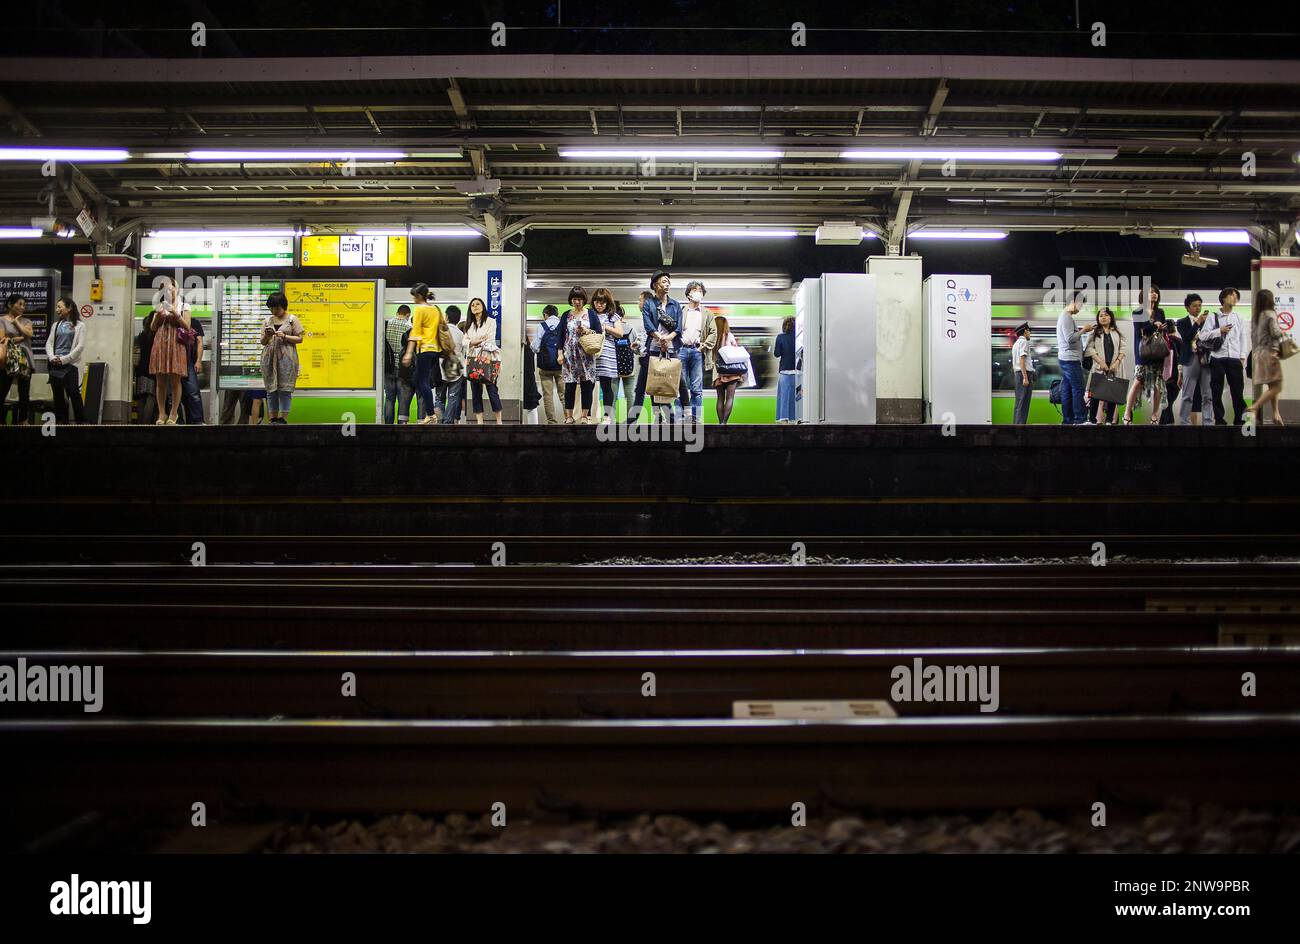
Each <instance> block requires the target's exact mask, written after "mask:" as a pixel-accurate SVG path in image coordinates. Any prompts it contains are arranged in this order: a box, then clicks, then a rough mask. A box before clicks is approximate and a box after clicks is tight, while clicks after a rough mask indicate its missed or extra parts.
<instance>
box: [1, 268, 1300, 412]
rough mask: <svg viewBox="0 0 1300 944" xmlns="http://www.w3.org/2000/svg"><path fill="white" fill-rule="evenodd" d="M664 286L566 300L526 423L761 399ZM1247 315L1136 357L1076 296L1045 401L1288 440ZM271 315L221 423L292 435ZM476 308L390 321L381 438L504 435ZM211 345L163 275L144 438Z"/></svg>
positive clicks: (704, 313)
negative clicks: (486, 425) (489, 419)
mask: <svg viewBox="0 0 1300 944" xmlns="http://www.w3.org/2000/svg"><path fill="white" fill-rule="evenodd" d="M671 288H672V278H671V276H670V275H669V273H668V272H666V271H663V270H659V271H656V272H655V273H654V274H653V275H652V276H651V278H650V285H649V290H647V291H643V292H641V293H640V298H639V300H638V303H637V306H636V308H635V309H634V310H633V311H631V312H628V311H626V310H625V308H624V306H623V305H622V304H621V303H620V302H619V301H618V299H616V298H615V297H614V296H613V294H612V293H611V292H610V291H609V290H608V289H605V288H598V289H596V290H595V291H594V292H592V293H590V295H589V294H588V292H587V291H586V289H584V288H583V287H581V286H574V287H573V288H572V289H571V290H570V292H569V297H568V307H567V309H566V310H565V311H564V312H561V311H560V310H559V309H558V308H557V307H556V306H554V305H547V306H545V308H544V309H543V319H542V321H541V323H540V324H537V325H536V326H535V330H533V331H532V332H531V334H530V337H529V338H528V339H527V343H526V345H525V347H524V351H523V355H524V356H523V362H524V363H523V370H524V391H523V392H524V397H523V402H524V407H525V409H534V408H535V409H536V410H537V416H538V420H539V421H544V422H545V423H547V424H556V425H558V424H566V425H567V424H577V423H596V422H600V421H601V420H602V419H603V418H607V419H608V420H609V421H610V422H615V421H617V419H618V410H617V403H618V400H620V399H622V400H623V401H624V403H625V416H624V417H623V419H624V420H625V421H626V422H629V423H634V422H637V421H638V420H639V419H640V416H641V413H642V412H643V410H644V409H645V408H646V402H647V397H648V398H649V408H650V409H651V410H652V411H653V415H652V419H656V420H671V421H683V420H684V421H686V422H693V423H698V422H700V421H701V419H702V415H701V414H702V411H703V402H704V396H703V393H704V384H705V382H706V378H707V380H708V382H709V383H710V384H711V386H712V387H713V390H714V393H715V396H716V407H717V417H718V422H719V423H720V424H722V425H726V424H727V423H728V422H729V421H730V419H731V417H732V413H733V411H734V409H735V403H736V392H737V390H738V389H740V388H741V387H744V386H748V385H753V383H754V370H753V365H752V364H751V362H750V355H749V352H748V351H747V350H746V349H745V347H744V346H743V345H742V344H741V343H740V341H739V339H738V338H737V337H736V335H735V333H734V332H733V330H732V328H731V326H730V324H729V323H728V320H727V318H726V317H725V316H723V315H721V314H716V313H713V312H710V311H709V310H708V309H707V308H706V307H705V304H704V302H705V298H706V296H707V288H706V287H705V285H704V284H703V283H702V282H700V281H692V282H690V283H688V284H687V286H686V292H685V299H684V300H681V301H679V300H678V299H676V298H673V297H672V294H671ZM1239 300H1240V293H1238V291H1237V290H1236V289H1234V288H1230V287H1229V288H1224V289H1223V290H1221V291H1220V292H1219V294H1218V299H1217V306H1213V307H1211V306H1207V305H1206V303H1205V300H1204V299H1203V298H1201V296H1200V295H1196V294H1189V295H1187V296H1186V297H1185V298H1184V299H1183V313H1182V315H1181V317H1177V318H1172V317H1167V316H1166V313H1165V309H1164V308H1163V307H1162V306H1161V293H1160V289H1159V288H1158V287H1154V286H1153V287H1152V288H1151V289H1150V291H1149V292H1148V293H1147V297H1146V298H1145V300H1144V304H1143V305H1142V307H1140V308H1138V309H1137V310H1135V311H1134V312H1133V313H1132V320H1133V334H1132V337H1133V341H1131V342H1130V341H1129V340H1127V337H1126V334H1125V333H1124V332H1122V331H1121V330H1120V328H1119V326H1118V325H1117V323H1116V318H1115V313H1114V312H1113V311H1112V310H1111V309H1110V308H1106V307H1103V308H1100V309H1098V310H1097V312H1096V314H1095V316H1094V319H1093V321H1092V323H1086V322H1085V323H1082V324H1081V323H1080V321H1081V312H1082V305H1081V304H1080V300H1079V298H1078V297H1077V296H1076V297H1075V298H1074V299H1072V300H1071V301H1070V302H1069V303H1068V304H1067V305H1066V306H1065V308H1064V310H1063V311H1062V312H1061V314H1060V317H1059V319H1058V321H1057V325H1056V347H1057V359H1058V363H1059V365H1060V370H1061V378H1060V380H1058V381H1056V382H1055V383H1053V384H1052V391H1051V401H1052V402H1053V403H1059V405H1060V409H1061V421H1062V423H1063V424H1064V425H1093V424H1096V425H1107V424H1116V423H1119V424H1124V425H1129V424H1132V422H1133V420H1134V416H1135V414H1136V411H1137V409H1138V407H1139V406H1140V405H1141V404H1142V403H1143V402H1144V401H1145V402H1146V403H1148V404H1149V405H1150V414H1149V416H1150V419H1149V421H1148V422H1150V423H1151V424H1153V425H1155V424H1161V425H1172V424H1177V425H1183V426H1186V425H1205V426H1212V425H1217V426H1223V425H1227V424H1228V418H1227V408H1226V406H1225V403H1224V393H1225V389H1226V392H1227V394H1228V399H1229V400H1230V402H1231V406H1232V411H1233V418H1232V422H1233V423H1234V424H1236V425H1240V424H1242V423H1244V422H1245V420H1246V417H1247V415H1248V414H1250V415H1251V416H1252V417H1253V419H1254V420H1255V421H1256V422H1261V423H1262V422H1265V421H1266V420H1267V416H1266V410H1267V408H1269V407H1270V406H1271V415H1272V421H1273V422H1274V423H1276V424H1278V425H1284V424H1283V421H1282V417H1281V415H1280V411H1279V409H1278V398H1279V396H1280V394H1281V391H1282V361H1283V360H1284V359H1286V358H1288V357H1290V356H1291V355H1292V354H1294V353H1295V352H1296V350H1297V347H1296V343H1295V342H1294V341H1293V340H1292V339H1291V338H1290V337H1289V336H1287V335H1286V334H1285V333H1284V332H1283V331H1282V328H1281V326H1280V325H1279V323H1278V317H1277V312H1276V304H1275V300H1274V296H1273V293H1272V292H1271V291H1269V290H1267V289H1261V290H1260V291H1258V292H1257V293H1256V295H1255V300H1254V306H1253V311H1254V315H1253V317H1252V319H1251V321H1250V324H1249V327H1248V326H1247V323H1246V321H1245V320H1244V319H1243V318H1242V317H1241V315H1240V314H1239V313H1238V312H1237V311H1236V307H1237V304H1238V302H1239ZM26 304H27V299H26V298H25V297H24V296H22V295H19V294H13V295H10V296H8V297H7V298H6V299H5V314H4V315H3V317H0V328H3V332H0V403H4V401H5V400H6V398H7V397H8V395H9V393H10V391H11V389H14V388H16V391H17V404H16V406H17V413H16V419H17V420H18V421H19V422H20V423H26V422H28V418H29V416H30V391H31V378H32V374H33V371H34V369H35V367H36V361H35V358H34V356H33V350H32V341H33V337H34V331H33V327H32V322H31V320H30V319H29V318H27V317H26V316H25V312H26ZM266 308H267V312H268V314H267V315H266V318H265V320H264V322H263V324H262V329H261V334H260V337H259V341H260V345H261V349H262V353H261V364H260V368H261V378H262V388H261V389H257V390H245V391H226V394H227V396H226V397H225V398H224V400H223V402H222V405H221V418H220V422H221V423H223V424H227V423H233V422H235V421H236V420H235V411H236V410H238V411H239V420H238V421H239V422H251V423H260V422H261V421H262V419H263V415H265V416H266V418H267V419H268V420H269V422H270V423H272V424H283V423H287V422H288V416H289V411H290V407H291V404H292V401H293V394H294V389H295V385H296V382H297V378H298V374H299V361H298V346H299V345H300V344H301V343H302V341H303V338H304V337H305V334H306V332H305V330H304V328H303V325H302V323H301V322H300V321H299V320H298V318H297V316H296V315H294V314H293V313H291V312H290V311H289V303H288V300H287V299H286V297H285V296H284V295H283V294H282V293H274V294H272V295H270V296H269V297H268V298H267V300H266ZM466 308H467V311H464V312H462V311H461V310H460V308H459V307H458V306H456V305H448V306H447V308H446V310H445V311H444V310H443V309H441V308H440V307H439V306H438V305H437V304H436V301H435V299H434V297H433V292H432V291H431V290H430V288H429V287H428V286H427V285H425V284H423V283H421V284H417V285H416V286H414V287H413V288H412V289H411V304H409V305H401V306H400V307H399V308H398V309H397V313H396V316H395V317H392V318H388V319H387V320H386V321H385V324H384V332H383V344H382V351H383V372H384V373H383V397H384V400H383V418H384V422H386V423H399V424H402V423H409V422H412V419H411V415H410V414H411V407H412V402H413V401H414V404H415V411H416V417H415V420H414V422H415V423H418V424H420V425H431V424H452V423H458V422H468V421H469V414H470V413H472V414H473V421H474V422H476V423H479V424H482V423H483V422H484V401H485V399H486V401H487V403H488V405H489V406H490V407H491V410H492V415H493V419H494V420H495V422H496V423H497V424H501V423H502V404H501V394H500V391H499V389H498V382H499V380H500V373H501V347H500V344H501V325H500V321H499V319H497V318H494V317H491V316H490V314H489V312H488V307H487V305H486V304H485V302H484V301H483V299H481V298H472V299H470V301H469V303H468V304H467V306H466ZM84 330H85V329H84V326H83V324H82V323H81V320H80V315H79V311H78V308H77V305H76V303H75V302H74V301H73V300H72V299H71V298H69V297H67V296H63V297H61V298H59V299H58V300H57V302H56V304H55V306H54V319H53V322H52V324H51V325H50V331H49V334H48V338H47V339H46V341H45V354H46V358H47V363H48V367H47V369H48V372H49V379H50V387H51V394H52V398H53V401H54V402H53V406H54V414H55V417H56V419H57V421H58V422H59V423H66V422H68V421H69V413H70V414H71V419H72V421H74V422H77V423H82V422H85V420H86V416H85V407H84V405H83V403H82V397H81V375H80V370H79V365H80V363H81V360H82V354H83V350H84V337H83V335H84ZM1015 335H1016V339H1015V342H1014V344H1013V346H1012V351H1011V365H1012V371H1013V382H1014V384H1015V407H1014V412H1013V421H1014V422H1015V423H1016V424H1025V423H1027V422H1028V420H1029V412H1030V406H1031V403H1032V393H1033V390H1034V385H1035V379H1036V377H1035V374H1036V365H1035V361H1034V358H1033V356H1032V350H1031V334H1030V326H1029V324H1028V322H1026V323H1024V324H1022V325H1020V326H1019V327H1018V328H1017V329H1016V331H1015ZM204 343H205V337H204V330H203V326H202V324H201V322H199V321H198V320H197V319H194V318H192V317H191V313H190V310H189V307H188V305H186V304H185V302H184V300H183V298H182V296H181V294H180V293H179V292H178V290H177V286H176V284H175V282H174V281H172V280H171V279H169V278H167V277H165V276H164V277H163V278H162V280H161V286H160V290H159V292H158V295H157V300H156V303H155V306H154V311H153V312H152V313H151V314H150V315H149V316H148V317H146V319H145V323H144V326H143V330H142V332H141V334H140V339H139V360H138V365H137V372H136V384H137V387H136V397H137V405H138V410H137V414H138V416H137V421H138V422H145V423H154V424H156V425H160V426H164V425H166V426H170V425H176V424H177V423H179V422H181V421H182V419H183V421H184V422H185V423H187V424H198V423H203V422H204V416H203V399H202V396H201V388H200V381H199V369H200V365H201V364H202V361H203V351H204ZM1131 348H1132V349H1131ZM772 353H773V355H774V356H775V358H776V360H777V363H778V369H779V375H778V385H777V422H778V423H790V422H794V421H795V418H796V390H797V386H798V376H799V369H798V363H797V359H796V346H795V323H794V319H793V318H786V319H785V320H784V322H783V324H782V327H781V332H780V334H778V335H777V338H776V341H775V344H774V345H773V348H772ZM1130 360H1131V362H1132V363H1133V365H1134V367H1135V370H1134V373H1133V376H1132V379H1131V380H1125V379H1123V377H1122V376H1121V375H1122V374H1123V373H1124V372H1125V368H1126V365H1127V364H1128V363H1129V362H1130ZM1247 378H1249V379H1251V380H1252V381H1253V383H1254V386H1255V393H1256V397H1255V400H1254V402H1253V403H1252V404H1251V406H1250V407H1247V406H1246V401H1245V396H1244V389H1245V380H1246V379H1247ZM598 397H599V400H598V399H597V398H598ZM1117 414H1118V416H1117Z"/></svg>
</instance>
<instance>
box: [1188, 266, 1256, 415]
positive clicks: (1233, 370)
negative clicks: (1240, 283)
mask: <svg viewBox="0 0 1300 944" xmlns="http://www.w3.org/2000/svg"><path fill="white" fill-rule="evenodd" d="M1238 298H1240V295H1239V294H1238V292H1237V290H1236V289H1235V288H1225V289H1223V290H1222V291H1220V292H1219V310H1218V311H1216V312H1215V313H1214V314H1213V315H1211V316H1210V317H1209V318H1207V319H1205V325H1204V326H1203V327H1202V328H1201V331H1200V333H1199V334H1198V335H1197V339H1198V341H1199V343H1201V344H1202V345H1207V346H1212V345H1213V344H1214V343H1215V338H1222V339H1223V343H1222V346H1220V347H1219V349H1218V350H1217V351H1216V350H1211V352H1210V398H1211V399H1212V400H1213V401H1214V425H1215V426H1226V425H1227V410H1226V409H1224V406H1223V382H1224V380H1225V379H1226V380H1227V382H1228V390H1229V391H1230V392H1231V394H1232V413H1233V425H1235V426H1240V425H1241V424H1242V422H1243V421H1244V418H1245V414H1246V397H1245V395H1244V390H1245V386H1246V356H1247V355H1248V354H1249V353H1250V340H1249V338H1248V337H1247V335H1246V326H1245V322H1244V321H1242V318H1241V315H1239V314H1237V313H1236V312H1235V311H1233V308H1234V307H1236V304H1237V299H1238Z"/></svg>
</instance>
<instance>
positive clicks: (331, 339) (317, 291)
mask: <svg viewBox="0 0 1300 944" xmlns="http://www.w3.org/2000/svg"><path fill="white" fill-rule="evenodd" d="M376 291H377V285H376V283H375V282H372V281H355V282H352V281H345V282H329V281H319V282H316V281H286V282H285V283H284V294H285V295H286V296H287V297H288V299H289V313H290V314H291V315H297V316H298V320H299V321H301V322H302V326H303V331H304V332H305V336H304V338H303V342H302V344H301V345H299V347H298V364H299V373H298V384H297V386H298V389H299V390H373V389H374V387H375V324H376V303H377V300H378V299H377V297H376Z"/></svg>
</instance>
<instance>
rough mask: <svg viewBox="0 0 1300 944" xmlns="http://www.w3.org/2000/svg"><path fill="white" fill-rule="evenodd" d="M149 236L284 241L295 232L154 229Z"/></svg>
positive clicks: (286, 230) (283, 230)
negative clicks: (257, 238)
mask: <svg viewBox="0 0 1300 944" xmlns="http://www.w3.org/2000/svg"><path fill="white" fill-rule="evenodd" d="M148 235H150V236H158V237H161V238H164V239H167V238H177V239H231V238H235V239H238V238H241V237H246V236H270V237H275V238H277V239H284V238H286V237H288V238H292V237H293V235H294V232H293V230H291V229H221V230H217V229H153V230H150V231H149V233H148Z"/></svg>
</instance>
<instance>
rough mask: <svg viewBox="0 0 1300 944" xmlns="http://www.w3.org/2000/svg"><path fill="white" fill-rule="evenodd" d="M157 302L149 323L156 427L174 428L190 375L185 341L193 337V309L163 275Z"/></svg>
mask: <svg viewBox="0 0 1300 944" xmlns="http://www.w3.org/2000/svg"><path fill="white" fill-rule="evenodd" d="M156 297H157V299H158V301H157V302H156V303H155V305H154V312H153V315H152V317H151V318H150V320H149V327H150V328H151V329H152V330H153V347H151V348H150V350H149V373H151V374H153V377H154V396H155V397H157V399H158V419H157V420H155V421H154V425H155V426H175V425H176V414H177V413H178V412H179V411H180V408H181V377H183V376H185V375H186V374H188V373H189V370H190V358H189V351H188V350H187V349H186V346H185V342H186V339H187V338H188V337H189V336H190V310H189V306H187V305H186V304H185V302H184V300H183V299H182V298H181V297H180V293H179V292H178V291H177V290H176V282H175V281H174V280H173V279H171V278H168V277H167V276H165V275H164V276H162V277H161V280H160V284H159V286H158V294H157V296H156Z"/></svg>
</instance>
